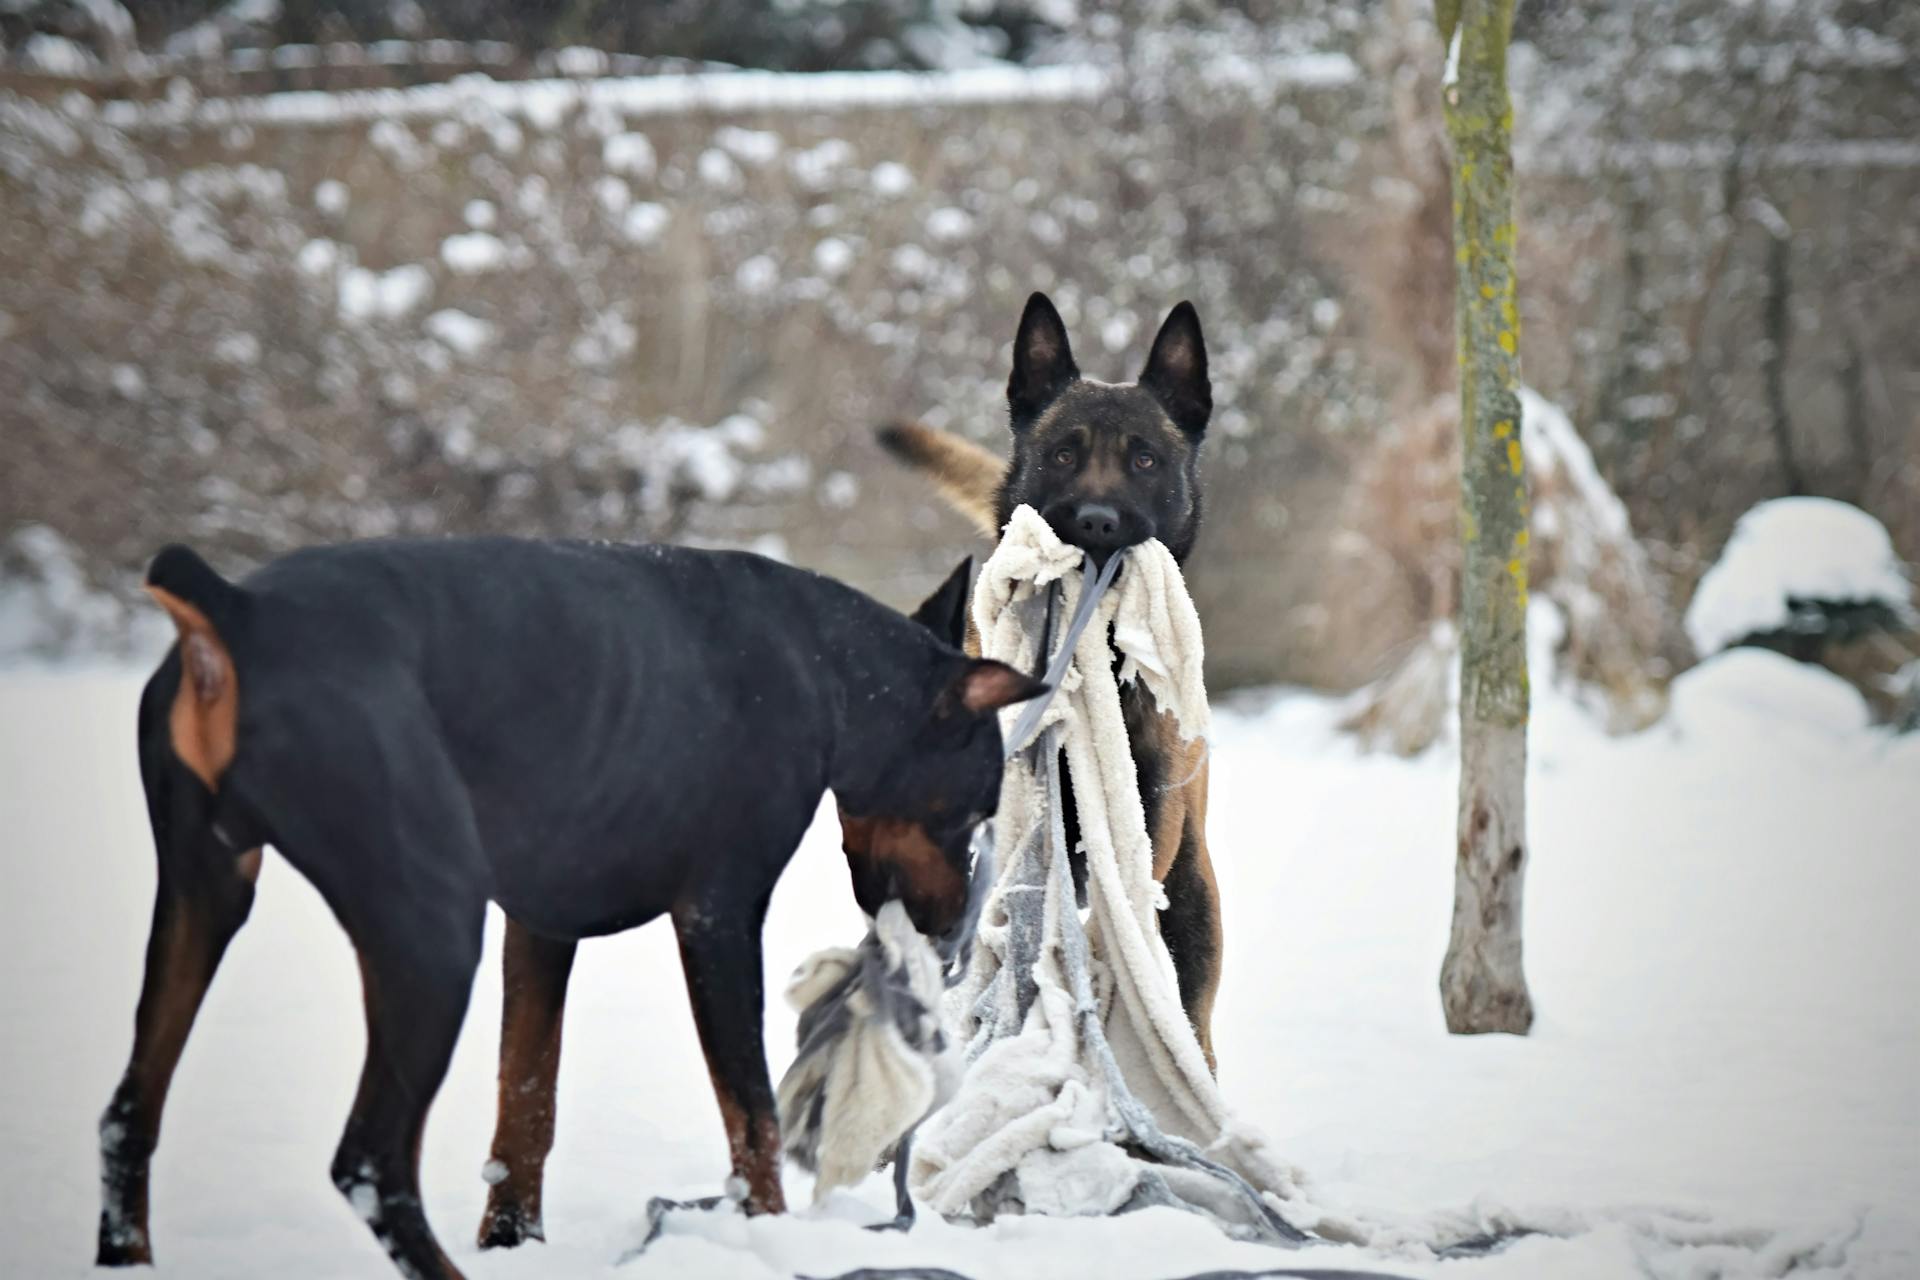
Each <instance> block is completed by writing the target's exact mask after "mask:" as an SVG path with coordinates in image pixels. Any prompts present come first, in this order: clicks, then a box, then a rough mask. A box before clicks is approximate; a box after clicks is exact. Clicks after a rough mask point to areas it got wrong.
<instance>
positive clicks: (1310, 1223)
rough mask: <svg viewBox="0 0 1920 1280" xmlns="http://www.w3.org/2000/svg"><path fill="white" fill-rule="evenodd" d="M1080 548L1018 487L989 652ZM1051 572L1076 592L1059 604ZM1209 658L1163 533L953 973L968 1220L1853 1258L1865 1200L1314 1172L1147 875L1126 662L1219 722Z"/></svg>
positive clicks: (932, 1148) (945, 1118) (1064, 572)
mask: <svg viewBox="0 0 1920 1280" xmlns="http://www.w3.org/2000/svg"><path fill="white" fill-rule="evenodd" d="M1082 562H1083V557H1082V555H1081V553H1080V552H1079V551H1078V550H1076V549H1074V548H1071V547H1067V546H1065V545H1063V544H1062V543H1061V542H1060V541H1059V539H1058V538H1057V537H1056V536H1055V535H1054V533H1053V531H1052V530H1051V529H1050V528H1049V527H1048V526H1047V524H1046V522H1045V521H1043V520H1042V519H1041V518H1040V517H1039V516H1038V515H1037V514H1036V513H1035V512H1033V511H1032V510H1031V509H1030V508H1026V507H1021V508H1019V509H1017V510H1016V511H1015V512H1014V515H1013V519H1012V521H1011V522H1010V523H1009V524H1008V526H1007V529H1006V532H1005V536H1004V538H1003V539H1002V541H1001V543H1000V545H999V548H998V549H997V550H996V551H995V552H994V554H993V556H992V557H991V558H990V559H989V560H988V561H987V564H986V567H985V568H984V569H983V571H982V575H981V579H980V582H979V584H978V586H977V587H976V588H975V592H974V602H973V616H974V622H975V624H976V625H977V626H978V628H979V633H980V637H981V648H982V653H983V654H984V656H987V657H992V658H998V659H1000V660H1002V661H1005V662H1009V663H1012V664H1014V665H1015V666H1018V667H1020V668H1021V669H1023V670H1029V671H1031V670H1035V669H1037V668H1038V667H1039V666H1040V665H1041V664H1040V661H1039V656H1040V655H1039V654H1038V653H1037V652H1036V650H1037V648H1038V637H1039V636H1040V634H1041V633H1042V632H1043V631H1047V632H1048V634H1050V635H1054V636H1058V635H1060V634H1061V633H1062V632H1063V631H1064V630H1065V629H1066V628H1065V625H1064V620H1065V619H1066V618H1067V617H1069V616H1071V615H1072V614H1073V611H1074V606H1075V605H1076V603H1077V602H1078V600H1079V596H1080V592H1081V590H1082V587H1083V582H1082V577H1081V572H1080V568H1081V565H1082ZM1056 583H1057V584H1058V586H1059V590H1060V593H1061V594H1060V597H1059V598H1058V599H1056V600H1055V601H1054V602H1053V606H1052V612H1051V615H1049V613H1048V606H1047V594H1048V593H1049V592H1050V591H1052V590H1054V586H1055V584H1056ZM1049 616H1051V618H1052V619H1053V620H1054V625H1052V626H1051V627H1049V625H1048V618H1049ZM1116 658H1117V659H1118V670H1117V672H1116V665H1115V663H1116ZM1201 660H1202V647H1201V637H1200V625H1199V620H1198V617H1197V616H1196V614H1195V612H1194V608H1193V604H1192V601H1191V600H1190V599H1189V597H1188V595H1187V592H1186V587H1185V584H1184V582H1183V580H1182V578H1181V575H1180V571H1179V568H1178V566H1177V565H1176V564H1175V563H1174V561H1173V557H1172V556H1171V555H1170V554H1169V553H1168V552H1167V551H1166V549H1165V548H1164V547H1162V546H1161V545H1160V544H1159V543H1157V542H1149V543H1146V544H1144V545H1141V546H1138V547H1135V548H1133V549H1131V551H1129V552H1128V558H1127V560H1126V562H1125V565H1124V567H1123V568H1122V569H1121V571H1120V575H1119V577H1118V579H1117V580H1116V582H1115V583H1114V586H1113V587H1112V589H1110V590H1109V591H1108V592H1107V594H1106V595H1105V596H1104V597H1103V598H1101V599H1100V601H1099V603H1098V605H1097V607H1096V610H1095V613H1094V615H1093V621H1092V624H1091V625H1090V626H1088V627H1087V628H1086V630H1085V631H1084V633H1082V635H1081V637H1080V639H1079V642H1078V645H1077V649H1076V652H1075V654H1074V656H1073V661H1072V665H1071V666H1070V667H1069V668H1068V670H1067V672H1066V674H1065V676H1064V678H1063V679H1062V680H1061V683H1060V687H1059V692H1058V693H1057V694H1056V696H1055V697H1054V699H1053V701H1052V703H1051V705H1050V706H1049V707H1048V708H1047V709H1046V711H1045V713H1044V715H1043V717H1042V719H1041V723H1040V727H1039V731H1038V734H1037V738H1036V743H1037V745H1036V747H1035V749H1034V750H1031V751H1020V752H1019V753H1018V754H1017V755H1015V756H1014V757H1013V758H1012V759H1010V760H1009V762H1008V766H1007V776H1006V782H1005V785H1004V787H1003V790H1002V793H1001V804H1000V811H999V814H998V816H997V817H996V819H995V823H996V830H997V833H998V843H999V846H1000V848H1001V850H1002V861H1001V865H1000V871H999V875H998V879H997V880H996V883H995V886H994V889H993V891H992V894H991V896H990V897H989V898H988V901H987V906H986V911H985V915H984V916H983V918H982V920H981V924H980V932H979V938H978V941H977V944H976V948H975V951H974V958H973V964H972V967H971V969H970V970H969V972H968V974H967V977H966V978H965V980H963V981H962V983H961V984H960V985H959V986H958V987H957V988H955V990H953V991H952V992H949V993H948V999H949V1009H948V1012H949V1015H950V1016H951V1017H952V1018H953V1019H954V1020H955V1021H957V1022H958V1024H959V1027H960V1032H961V1036H962V1038H963V1039H964V1040H965V1041H966V1043H967V1055H968V1058H969V1065H968V1067H967V1069H966V1074H965V1075H964V1076H963V1077H962V1080H961V1083H960V1087H959V1091H958V1093H957V1094H956V1095H955V1096H954V1097H953V1099H952V1101H951V1102H950V1103H948V1104H947V1105H946V1106H945V1107H943V1108H942V1109H940V1110H938V1111H935V1112H934V1113H933V1114H932V1115H931V1116H930V1117H928V1119H927V1120H926V1121H925V1122H924V1123H923V1124H922V1125H921V1127H920V1129H919V1131H918V1134H917V1135H916V1137H915V1141H914V1146H913V1154H912V1162H911V1168H910V1185H911V1187H912V1190H913V1191H914V1193H915V1194H916V1195H917V1196H919V1197H920V1198H921V1199H923V1200H924V1201H926V1202H927V1203H928V1204H930V1205H931V1206H932V1207H933V1208H934V1209H935V1210H936V1211H938V1212H939V1213H941V1214H943V1215H946V1216H949V1217H953V1216H962V1215H965V1216H971V1217H973V1218H974V1219H976V1220H987V1219H990V1218H992V1217H993V1216H994V1215H995V1214H997V1213H1001V1212H1032V1213H1044V1214H1053V1215H1101V1214H1110V1213H1115V1212H1120V1211H1122V1210H1125V1209H1129V1208H1134V1207H1139V1206H1142V1205H1149V1204H1171V1205H1176V1206H1179V1207H1182V1208H1186V1209H1190V1210H1195V1211H1199V1212H1203V1213H1207V1214H1210V1215H1212V1216H1213V1217H1215V1218H1216V1219H1218V1220H1219V1221H1220V1222H1221V1223H1222V1224H1223V1226H1225V1227H1226V1228H1227V1229H1228V1230H1229V1231H1232V1232H1234V1233H1235V1234H1239V1235H1244V1236H1248V1237H1250V1238H1260V1239H1268V1240H1276V1241H1280V1242H1287V1241H1298V1240H1301V1239H1303V1238H1304V1237H1303V1234H1302V1233H1303V1232H1307V1233H1311V1236H1312V1237H1313V1238H1315V1239H1318V1240H1321V1241H1327V1242H1339V1243H1350V1244H1359V1245H1364V1246H1368V1247H1370V1248H1373V1249H1378V1250H1382V1251H1386V1252H1389V1253H1394V1254H1399V1255H1402V1256H1412V1257H1420V1256H1425V1257H1433V1256H1435V1255H1439V1256H1443V1257H1444V1256H1448V1255H1449V1254H1451V1253H1454V1252H1456V1251H1458V1252H1461V1253H1472V1252H1478V1251H1480V1250H1482V1249H1484V1248H1486V1247H1487V1246H1488V1245H1489V1244H1490V1243H1492V1242H1494V1241H1497V1240H1500V1239H1504V1238H1508V1237H1513V1236H1519V1235H1527V1234H1542V1235H1555V1236H1568V1235H1575V1234H1579V1233H1581V1232H1584V1231H1588V1230H1592V1229H1594V1228H1596V1227H1599V1226H1603V1225H1613V1226H1616V1227H1621V1228H1624V1229H1625V1230H1626V1231H1627V1232H1628V1233H1629V1235H1630V1236H1631V1238H1633V1239H1634V1240H1635V1241H1636V1248H1637V1251H1638V1252H1639V1253H1640V1254H1641V1256H1642V1257H1643V1259H1644V1261H1645V1262H1646V1264H1647V1270H1648V1273H1649V1274H1651V1275H1657V1276H1668V1275H1675V1276H1677V1275H1680V1274H1683V1273H1688V1268H1689V1267H1690V1266H1691V1265H1692V1263H1693V1262H1694V1261H1698V1260H1700V1259H1702V1258H1709V1257H1710V1258H1712V1259H1713V1261H1714V1265H1715V1266H1718V1267H1720V1268H1721V1270H1720V1272H1719V1273H1718V1274H1721V1275H1724V1276H1727V1277H1734V1276H1740V1277H1748V1276H1755V1277H1772V1276H1783V1275H1786V1274H1788V1273H1790V1272H1794V1271H1797V1270H1799V1269H1802V1268H1806V1269H1818V1268H1821V1267H1830V1266H1834V1265H1836V1264H1838V1263H1839V1262H1841V1261H1842V1260H1844V1258H1845V1256H1846V1252H1847V1244H1848V1240H1849V1237H1850V1235H1851V1233H1852V1231H1853V1230H1855V1229H1857V1228H1856V1227H1855V1225H1854V1224H1851V1223H1848V1224H1829V1225H1823V1226H1821V1227H1816V1228H1814V1229H1812V1230H1808V1229H1806V1228H1804V1227H1803V1228H1802V1229H1801V1230H1799V1231H1789V1232H1775V1231H1770V1230H1766V1229H1758V1228H1751V1227H1746V1226H1739V1225H1729V1224H1724V1223H1721V1222H1718V1221H1716V1220H1715V1219H1714V1217H1713V1216H1712V1215H1710V1214H1704V1213H1698V1212H1685V1211H1682V1212H1673V1211H1666V1210H1660V1209H1650V1208H1645V1207H1633V1208H1625V1207H1617V1208H1612V1209H1605V1210H1596V1211H1591V1212H1588V1211H1579V1210H1568V1209H1555V1208H1548V1207H1536V1208H1532V1209H1530V1210H1528V1211H1526V1212H1524V1213H1522V1212H1515V1211H1514V1210H1512V1209H1509V1208H1507V1207H1505V1206H1501V1205H1497V1204H1494V1203H1490V1202H1488V1201H1485V1200H1482V1201H1479V1202H1476V1203H1475V1204H1473V1205H1471V1206H1467V1207H1463V1208H1459V1209H1454V1210H1442V1211H1434V1212H1428V1213H1423V1214H1398V1213H1389V1212H1380V1211H1368V1212H1365V1213H1353V1212H1347V1211H1342V1210H1336V1209H1332V1208H1330V1207H1328V1206H1327V1205H1326V1204H1324V1203H1317V1202H1316V1201H1315V1200H1313V1199H1311V1198H1309V1196H1308V1194H1307V1187H1306V1179H1305V1177H1304V1176H1303V1175H1302V1174H1301V1173H1300V1172H1299V1171H1297V1170H1295V1169H1293V1168H1292V1167H1290V1166H1288V1165H1287V1164H1286V1163H1285V1162H1283V1161H1281V1160H1280V1159H1278V1158H1277V1157H1276V1156H1275V1155H1274V1154H1273V1153H1272V1152H1271V1150H1270V1149H1269V1147H1268V1145H1267V1142H1266V1140H1265V1139H1264V1137H1262V1136H1261V1135H1260V1134H1258V1133H1257V1132H1255V1131H1254V1130H1252V1129H1251V1128H1249V1127H1248V1126H1246V1125H1245V1124H1243V1123H1241V1122H1239V1121H1237V1120H1236V1119H1235V1117H1234V1116H1233V1114H1232V1112H1231V1111H1230V1109H1229V1108H1228V1107H1227V1104H1226V1102H1225V1100H1224V1099H1223V1098H1222V1096H1221V1093H1220V1090H1219V1088H1218V1086H1217V1084H1216V1083H1215V1081H1214V1078H1213V1076H1212V1074H1211V1073H1210V1072H1209V1071H1208V1069H1207V1064H1206V1059H1205V1057H1204V1056H1203V1054H1202V1053H1201V1049H1200V1045H1199V1042H1198V1039H1197V1037H1196V1036H1195V1034H1194V1032H1193V1028H1192V1026H1191V1025H1190V1024H1189V1023H1188V1021H1187V1018H1186V1015H1185V1012H1184V1011H1183V1009H1182V1008H1181V1005H1180V1000H1179V995H1178V986H1177V983H1176V980H1175V977H1174V972H1173V966H1172V962H1171V960H1170V958H1169V956H1168V953H1167V949H1166V945H1165V944H1164V943H1163V942H1162V940H1161V938H1160V931H1159V928H1158V923H1157V919H1156V914H1155V913H1156V912H1157V910H1158V909H1159V908H1160V907H1162V906H1164V905H1165V899H1164V896H1163V894H1162V891H1161V887H1160V886H1159V885H1158V884H1156V883H1155V882H1154V880H1153V878H1152V864H1153V851H1152V847H1151V844H1150V841H1149V838H1148V834H1147V830H1146V824H1145V819H1144V816H1143V815H1144V811H1143V808H1142V805H1141V797H1140V795H1139V791H1138V782H1137V778H1136V774H1135V771H1134V766H1133V759H1132V754H1131V751H1130V748H1129V744H1128V741H1127V733H1126V726H1125V723H1124V720H1123V718H1122V714H1121V710H1120V685H1121V683H1122V682H1123V681H1127V680H1140V681H1142V682H1143V683H1144V684H1145V686H1146V688H1147V690H1148V691H1149V692H1150V693H1151V694H1152V695H1153V698H1154V700H1155V702H1156V703H1157V704H1158V706H1159V708H1160V709H1161V710H1162V711H1166V712H1170V713H1172V714H1173V715H1174V716H1175V717H1176V718H1177V720H1178V723H1179V725H1180V727H1181V730H1182V732H1183V733H1184V734H1186V735H1187V736H1188V738H1189V739H1190V740H1191V739H1193V738H1203V737H1205V735H1206V733H1207V731H1208V709H1207V700H1206V690H1205V686H1204V684H1203V683H1202V680H1201ZM1008 723H1009V724H1010V723H1012V716H1011V715H1009V716H1008ZM1008 745H1009V747H1010V748H1012V747H1016V746H1019V745H1022V744H1016V743H1011V742H1010V743H1009V744H1008ZM1062 750H1064V753H1065V756H1066V760H1067V766H1068V771H1069V774H1070V776H1071V782H1072V787H1073V798H1074V801H1075V805H1076V812H1077V814H1078V817H1079V824H1080V834H1081V840H1082V848H1083V850H1084V852H1085V855H1086V864H1087V908H1088V918H1087V920H1086V922H1085V924H1084V926H1083V925H1082V922H1081V918H1080V912H1079V909H1078V908H1077V906H1076V903H1075V896H1074V888H1073V884H1072V880H1071V876H1070V873H1069V871H1068V868H1067V867H1066V865H1065V857H1064V838H1063V836H1062V832H1061V797H1060V795H1059V787H1060V785H1061V784H1060V779H1059V776H1058V772H1057V765H1056V761H1057V759H1058V756H1059V754H1060V752H1061V751H1062ZM1276 1087H1281V1088H1283V1087H1284V1085H1283V1084H1278V1085H1276Z"/></svg>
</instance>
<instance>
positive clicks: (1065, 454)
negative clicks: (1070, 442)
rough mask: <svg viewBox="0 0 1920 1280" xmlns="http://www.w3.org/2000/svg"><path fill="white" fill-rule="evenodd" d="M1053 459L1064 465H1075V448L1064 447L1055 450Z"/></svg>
mask: <svg viewBox="0 0 1920 1280" xmlns="http://www.w3.org/2000/svg"><path fill="white" fill-rule="evenodd" d="M1053 460H1054V461H1055V462H1057V463H1059V464H1060V465H1061V466H1063V467H1069V466H1072V465H1073V450H1071V449H1068V448H1065V447H1062V448H1059V449H1055V450H1054V451H1053Z"/></svg>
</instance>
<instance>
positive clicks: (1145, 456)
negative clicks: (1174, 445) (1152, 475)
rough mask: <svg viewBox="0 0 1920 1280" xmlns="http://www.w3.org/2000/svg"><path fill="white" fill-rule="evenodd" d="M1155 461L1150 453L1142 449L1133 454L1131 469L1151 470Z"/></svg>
mask: <svg viewBox="0 0 1920 1280" xmlns="http://www.w3.org/2000/svg"><path fill="white" fill-rule="evenodd" d="M1155 461H1157V459H1155V458H1154V456H1153V455H1152V454H1150V453H1148V452H1147V451H1146V450H1145V449H1142V450H1141V451H1140V452H1138V453H1136V454H1134V455H1133V469H1134V470H1135V471H1151V470H1152V469H1153V464H1154V462H1155Z"/></svg>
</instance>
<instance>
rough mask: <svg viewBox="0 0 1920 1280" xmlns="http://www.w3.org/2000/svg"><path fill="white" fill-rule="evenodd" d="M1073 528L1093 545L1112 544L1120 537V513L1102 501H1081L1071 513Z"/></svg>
mask: <svg viewBox="0 0 1920 1280" xmlns="http://www.w3.org/2000/svg"><path fill="white" fill-rule="evenodd" d="M1073 525H1074V528H1076V529H1078V530H1079V531H1080V536H1081V537H1082V538H1084V539H1085V540H1086V541H1088V542H1090V543H1092V544H1093V545H1095V546H1112V545H1114V543H1115V542H1116V541H1117V540H1118V539H1119V537H1120V513H1119V512H1118V511H1115V510H1114V509H1113V508H1112V507H1109V506H1108V505H1106V504H1105V503H1104V502H1083V503H1081V504H1080V509H1079V510H1078V511H1076V512H1074V513H1073Z"/></svg>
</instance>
